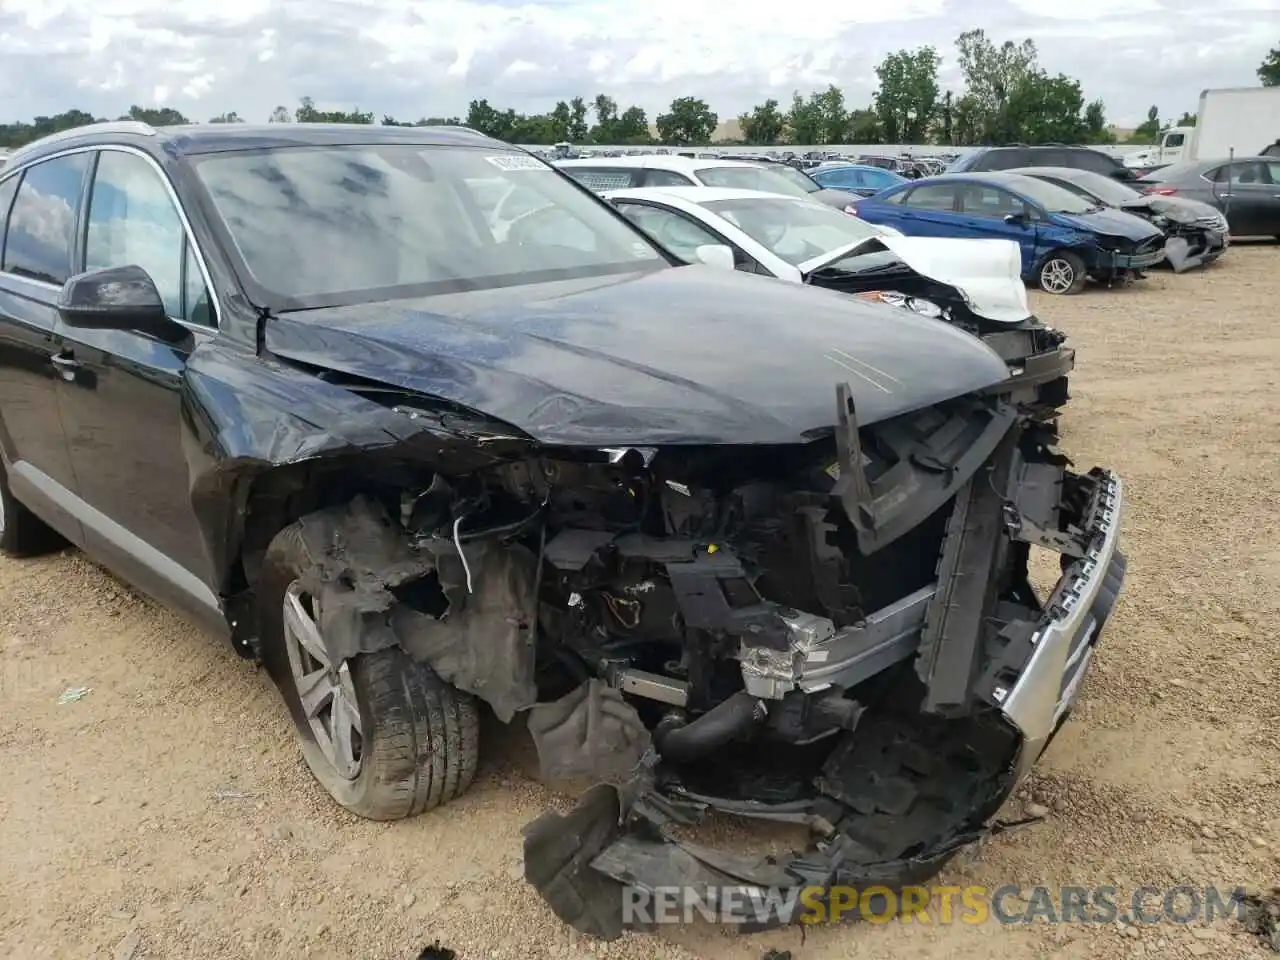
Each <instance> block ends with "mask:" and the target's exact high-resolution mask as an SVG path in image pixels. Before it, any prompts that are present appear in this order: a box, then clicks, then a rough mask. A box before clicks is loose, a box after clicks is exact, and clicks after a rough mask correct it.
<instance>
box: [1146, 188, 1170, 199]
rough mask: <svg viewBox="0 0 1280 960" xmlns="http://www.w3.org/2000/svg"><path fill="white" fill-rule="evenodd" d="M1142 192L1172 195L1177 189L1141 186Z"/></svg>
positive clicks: (1162, 195) (1150, 194)
mask: <svg viewBox="0 0 1280 960" xmlns="http://www.w3.org/2000/svg"><path fill="white" fill-rule="evenodd" d="M1142 192H1143V193H1145V194H1147V195H1148V196H1157V197H1172V196H1173V195H1174V194H1176V193H1177V192H1178V191H1177V190H1176V189H1175V188H1173V187H1143V188H1142Z"/></svg>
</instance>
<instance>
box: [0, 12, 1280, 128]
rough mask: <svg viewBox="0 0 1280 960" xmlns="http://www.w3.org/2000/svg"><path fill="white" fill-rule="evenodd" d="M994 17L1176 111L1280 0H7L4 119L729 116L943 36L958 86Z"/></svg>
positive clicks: (1, 40) (1, 28) (1132, 119)
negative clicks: (173, 114) (309, 109)
mask: <svg viewBox="0 0 1280 960" xmlns="http://www.w3.org/2000/svg"><path fill="white" fill-rule="evenodd" d="M997 25H998V26H997ZM975 27H981V28H983V29H985V30H986V31H987V34H988V36H990V37H991V38H992V39H994V40H996V41H997V42H1001V41H1004V40H1015V41H1016V40H1022V39H1024V38H1026V37H1030V38H1031V39H1033V40H1034V41H1035V42H1036V45H1037V47H1038V48H1039V50H1040V62H1041V65H1042V66H1044V67H1045V68H1046V69H1047V70H1049V71H1050V72H1051V73H1057V72H1063V73H1067V74H1069V75H1070V76H1073V77H1075V78H1076V79H1078V80H1079V81H1080V82H1081V84H1082V86H1083V87H1084V91H1085V94H1086V96H1087V97H1088V98H1089V99H1092V98H1094V97H1101V98H1102V99H1103V100H1104V101H1105V102H1106V106H1107V116H1108V119H1109V120H1110V121H1111V122H1112V123H1116V124H1119V125H1121V126H1132V125H1135V124H1137V123H1139V122H1141V121H1142V120H1144V119H1145V118H1146V113H1147V109H1148V107H1150V106H1151V105H1152V104H1155V105H1157V106H1159V108H1160V114H1161V117H1162V118H1163V119H1166V120H1169V119H1176V118H1177V117H1178V116H1179V115H1180V114H1181V113H1182V111H1184V110H1192V111H1194V110H1195V108H1196V102H1197V100H1198V99H1199V94H1200V91H1201V90H1203V89H1205V88H1207V87H1229V86H1254V85H1256V84H1257V82H1258V81H1257V77H1256V75H1255V73H1254V71H1255V69H1256V68H1257V66H1258V64H1259V63H1261V61H1262V59H1263V57H1264V56H1265V55H1266V53H1267V51H1268V50H1269V49H1270V48H1271V47H1273V46H1278V45H1280V0H1214V2H1205V0H1068V2H1064V0H889V2H872V0H846V2H843V3H829V4H814V5H812V6H806V7H805V8H804V9H803V11H802V10H801V9H800V8H798V7H796V6H795V5H794V4H789V3H785V2H780V0H737V2H734V3H732V4H730V3H725V4H723V5H721V4H718V3H714V2H703V3H698V2H690V0H647V2H644V3H634V2H623V0H611V2H606V0H537V2H517V0H505V2H504V0H217V2H209V0H92V2H89V0H72V2H67V0H0V90H3V91H4V96H3V97H2V98H0V122H12V121H15V120H25V119H30V118H31V117H33V116H36V115H40V114H55V113H60V112H62V111H64V110H66V109H68V108H70V107H78V108H80V109H83V110H87V111H89V112H90V113H93V114H95V115H97V116H109V117H115V116H118V115H120V114H122V113H124V112H125V111H126V110H127V109H128V107H129V106H130V105H131V104H138V105H140V106H148V107H149V106H171V107H175V108H177V109H178V110H180V111H182V113H183V114H185V115H186V116H188V117H190V118H192V119H196V120H206V119H208V118H209V117H212V116H216V115H218V114H221V113H223V112H226V111H232V110H234V111H236V112H237V113H238V114H239V115H240V116H241V117H242V118H244V119H245V120H249V121H252V122H260V121H265V120H266V119H267V116H268V114H269V113H270V112H271V109H272V108H273V107H274V106H276V105H277V104H283V105H286V106H288V107H289V108H291V109H292V108H293V107H294V106H296V105H297V102H298V100H299V99H300V98H301V97H303V96H310V97H312V98H313V100H314V101H315V103H316V106H317V107H319V108H321V109H350V108H354V107H359V108H360V109H363V110H372V111H374V113H375V115H376V116H377V117H379V118H381V116H382V115H383V114H384V113H389V114H391V115H393V116H395V117H397V118H399V119H408V120H413V119H417V118H419V117H422V116H451V115H461V114H464V113H465V112H466V107H467V103H468V101H470V100H473V99H482V98H483V99H487V100H489V102H490V103H491V104H493V105H494V106H496V107H499V108H502V109H505V108H507V107H514V108H515V109H516V110H518V111H520V112H537V113H540V112H544V111H546V110H549V109H550V108H551V107H552V106H553V105H554V104H555V101H557V100H567V99H569V98H570V97H573V96H575V95H581V96H583V97H585V98H586V99H587V100H588V101H590V99H591V98H592V97H593V96H594V95H595V94H596V93H600V92H603V93H607V94H609V95H610V96H612V97H614V98H615V99H616V100H617V101H618V104H619V106H620V108H621V109H625V108H626V107H627V106H629V105H631V104H638V105H640V106H642V107H644V108H645V109H646V110H647V111H648V112H649V118H650V120H652V119H653V118H654V117H655V116H656V115H657V114H658V113H660V112H662V111H663V110H664V109H665V108H666V106H667V105H668V104H669V103H670V102H671V100H672V99H673V98H675V97H679V96H699V97H702V98H703V99H704V100H706V101H707V102H708V104H709V105H710V107H711V109H712V110H714V111H715V112H716V113H718V114H719V116H720V118H721V120H725V119H729V118H731V117H734V116H736V115H737V114H738V113H740V112H742V111H744V110H746V109H749V108H750V107H751V106H752V105H754V104H757V103H760V102H763V101H764V100H765V99H766V98H768V97H774V98H776V99H778V100H779V101H781V102H782V103H783V104H784V105H785V104H787V103H788V102H789V101H790V97H791V93H792V91H793V90H797V89H799V90H801V91H802V92H806V93H807V92H809V91H812V90H814V89H822V88H825V87H826V85H827V84H829V83H834V84H836V85H837V86H839V87H841V88H842V89H843V90H844V91H845V94H846V99H847V101H848V102H849V104H850V105H851V106H862V105H865V104H868V103H869V102H870V98H871V95H872V93H873V91H874V90H875V86H876V78H875V66H876V64H877V63H879V62H880V60H881V58H883V56H884V55H885V54H886V53H889V52H892V51H894V50H898V49H902V48H904V47H917V46H921V45H924V44H932V45H934V46H935V47H936V48H937V49H938V51H939V52H940V53H941V54H942V56H943V66H942V71H941V80H942V82H943V85H944V88H945V87H951V88H952V89H954V90H956V91H957V92H959V91H960V90H961V89H962V83H961V78H960V75H959V70H958V67H957V64H956V61H955V56H954V51H955V47H954V41H955V38H956V36H957V35H958V34H959V33H961V32H962V31H964V30H967V29H972V28H975Z"/></svg>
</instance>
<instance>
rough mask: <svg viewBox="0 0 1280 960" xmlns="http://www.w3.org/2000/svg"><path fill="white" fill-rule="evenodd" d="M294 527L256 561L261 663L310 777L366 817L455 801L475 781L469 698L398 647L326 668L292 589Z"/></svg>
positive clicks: (306, 604)
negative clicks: (260, 565)
mask: <svg viewBox="0 0 1280 960" xmlns="http://www.w3.org/2000/svg"><path fill="white" fill-rule="evenodd" d="M308 562H309V561H308V559H307V552H306V547H305V545H304V543H303V540H302V535H301V529H300V527H299V526H298V525H297V524H295V525H293V526H291V527H287V528H286V529H284V530H283V531H281V532H280V533H279V534H277V535H276V538H275V539H274V540H273V541H272V542H271V546H270V547H269V548H268V549H267V555H266V558H265V560H264V562H263V568H262V576H261V579H260V581H259V589H258V602H259V616H260V619H261V630H262V656H263V660H264V662H265V663H266V666H267V669H268V671H269V672H270V673H271V676H272V679H273V680H275V683H276V686H277V687H278V688H279V690H280V693H281V696H282V697H283V698H284V701H285V704H286V705H287V706H288V708H289V713H290V715H291V717H292V718H293V722H294V726H295V728H296V729H297V733H298V739H299V741H300V742H301V745H302V755H303V758H304V759H305V760H306V762H307V766H308V767H309V768H310V769H311V773H312V775H313V776H314V777H315V778H316V780H317V781H318V782H319V783H320V785H321V786H322V787H324V789H325V790H326V791H327V792H328V793H329V795H330V796H331V797H333V799H334V800H336V801H337V802H338V803H339V804H340V805H341V806H343V807H345V808H346V809H347V810H350V811H351V812H352V813H354V814H356V815H357V816H361V817H365V818H367V819H370V820H400V819H403V818H405V817H411V816H416V815H417V814H419V813H422V812H424V811H426V810H430V809H432V808H433V807H437V806H439V805H441V804H443V803H447V802H448V801H450V800H453V799H454V798H456V797H458V796H459V795H461V794H462V793H463V792H465V791H466V789H467V788H468V787H469V786H470V785H471V781H472V780H473V779H474V778H475V772H476V762H477V759H478V757H479V718H478V716H477V712H476V703H475V700H474V699H473V698H472V697H471V696H469V695H467V694H465V693H463V692H461V691H460V690H457V689H455V688H454V687H452V686H450V685H449V684H447V683H445V682H444V681H443V680H441V679H440V677H438V676H437V675H436V674H435V672H434V671H433V670H432V669H431V668H430V667H428V666H427V665H426V664H423V663H419V662H418V661H416V660H414V659H413V658H412V657H410V656H409V655H408V654H406V653H405V652H404V651H403V650H401V649H400V648H398V647H391V648H388V649H384V650H378V651H376V652H374V653H363V654H360V655H358V656H356V657H354V658H352V659H350V660H344V661H343V662H341V663H334V662H332V660H331V658H330V656H329V654H328V653H327V651H326V649H325V645H324V641H323V638H322V636H321V633H320V627H319V622H320V618H319V615H318V613H319V611H318V610H317V607H316V604H317V602H318V601H317V598H315V597H313V596H311V595H310V594H309V593H308V592H307V590H306V588H305V587H304V586H303V585H302V583H301V580H300V575H301V573H302V571H303V570H305V569H306V567H307V565H308Z"/></svg>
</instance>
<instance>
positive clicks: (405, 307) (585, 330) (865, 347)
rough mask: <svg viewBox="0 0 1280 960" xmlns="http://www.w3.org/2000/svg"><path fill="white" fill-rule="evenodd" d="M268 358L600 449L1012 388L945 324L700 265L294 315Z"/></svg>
mask: <svg viewBox="0 0 1280 960" xmlns="http://www.w3.org/2000/svg"><path fill="white" fill-rule="evenodd" d="M265 346H266V348H267V350H268V351H270V352H271V353H272V354H275V355H276V356H278V357H280V358H282V359H286V360H293V361H296V362H300V363H305V364H309V365H312V366H315V367H319V368H323V369H328V370H333V371H338V372H341V373H345V374H348V375H353V376H358V377H361V378H366V379H369V380H373V381H377V382H380V383H383V384H387V385H390V386H395V387H399V388H403V389H405V390H409V391H413V392H416V393H420V394H424V395H427V396H429V397H435V398H439V399H442V400H446V401H450V402H452V403H457V404H461V405H464V406H466V407H469V408H471V409H473V410H477V411H481V412H483V413H485V414H488V415H489V416H491V417H495V418H498V419H500V420H503V421H505V422H507V423H509V424H511V425H512V426H515V427H518V428H520V429H521V430H523V431H524V432H526V433H527V434H529V435H530V436H532V437H533V438H534V439H536V440H539V441H542V442H544V443H553V444H585V445H602V446H603V445H614V444H633V445H641V444H645V445H654V444H659V443H667V444H670V443H699V444H702V443H708V444H716V443H795V442H801V441H804V440H807V439H811V438H812V436H813V434H812V432H811V431H815V430H821V429H823V428H827V427H830V426H832V425H833V423H834V421H835V419H836V417H835V413H836V401H835V396H836V394H835V385H836V384H837V382H847V383H848V384H849V385H850V387H851V389H852V393H853V397H854V401H855V404H856V405H857V417H858V419H859V421H861V422H862V423H872V422H875V421H877V420H884V419H887V418H889V417H893V416H896V415H898V414H901V413H906V412H908V411H911V410H915V409H919V408H921V407H924V406H928V405H931V404H934V403H937V402H939V401H942V400H945V399H949V398H951V397H955V396H959V395H961V394H964V393H969V392H971V391H974V390H978V389H981V388H984V387H988V386H991V385H992V384H995V383H999V382H1000V381H1002V380H1004V379H1005V378H1006V377H1007V375H1008V371H1007V368H1006V367H1005V364H1004V362H1003V361H1001V359H1000V358H999V357H998V356H997V355H996V354H995V353H994V352H993V351H992V350H991V349H990V348H988V347H987V346H986V345H985V344H983V343H982V342H981V341H980V340H978V339H976V338H974V337H972V336H970V335H968V334H966V333H964V332H962V331H959V330H957V329H955V328H953V327H951V326H949V325H947V324H945V323H942V322H940V321H937V320H931V319H928V318H925V317H916V316H904V315H903V312H902V311H900V310H897V309H895V308H893V307H890V306H884V305H879V304H868V303H863V302H859V301H856V300H853V299H851V298H848V297H845V296H842V295H840V294H839V293H835V292H833V291H829V290H821V289H815V288H812V287H801V286H794V285H791V284H785V283H779V282H778V281H776V280H772V279H767V278H762V277H755V276H749V275H746V274H739V273H728V272H726V271H723V270H717V269H715V268H713V267H705V266H701V265H696V266H688V267H677V268H669V269H663V270H659V271H655V272H649V273H644V274H627V275H624V276H614V277H604V278H601V277H595V278H591V279H586V280H569V281H558V282H554V283H545V284H539V285H523V286H516V287H506V288H498V289H489V290H480V291H469V292H463V293H450V294H442V295H438V296H432V297H424V298H420V299H413V300H396V301H384V302H379V303H369V304H358V305H354V306H344V307H328V308H321V309H314V310H306V311H299V312H296V313H286V314H281V315H279V316H276V317H273V318H271V319H270V320H269V321H268V322H267V324H266V330H265Z"/></svg>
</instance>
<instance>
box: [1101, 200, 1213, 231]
mask: <svg viewBox="0 0 1280 960" xmlns="http://www.w3.org/2000/svg"><path fill="white" fill-rule="evenodd" d="M1121 209H1122V210H1129V211H1133V212H1135V213H1138V212H1139V211H1148V212H1150V213H1153V214H1156V215H1158V216H1161V217H1167V218H1168V219H1170V220H1172V221H1173V222H1174V223H1182V224H1196V223H1204V224H1205V225H1206V226H1207V225H1208V224H1210V223H1219V222H1222V221H1223V220H1224V218H1223V216H1222V211H1220V210H1219V209H1218V208H1217V207H1215V206H1213V205H1212V204H1208V203H1204V202H1202V201H1200V200H1191V199H1189V198H1187V197H1162V196H1160V195H1159V194H1152V195H1150V196H1146V197H1134V198H1133V199H1132V200H1126V201H1125V202H1124V203H1123V204H1121ZM1139 215H1140V214H1139Z"/></svg>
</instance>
